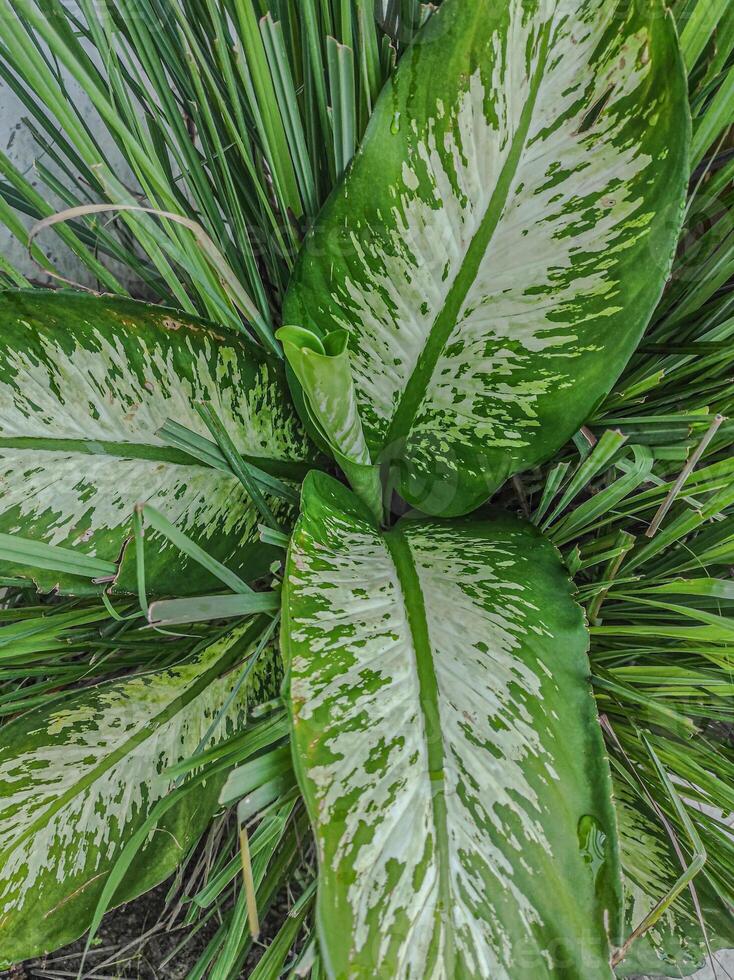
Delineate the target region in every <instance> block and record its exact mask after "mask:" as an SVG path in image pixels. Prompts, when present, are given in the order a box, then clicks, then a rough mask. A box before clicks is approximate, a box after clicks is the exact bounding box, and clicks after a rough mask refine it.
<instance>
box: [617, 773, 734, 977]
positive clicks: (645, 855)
mask: <svg viewBox="0 0 734 980" xmlns="http://www.w3.org/2000/svg"><path fill="white" fill-rule="evenodd" d="M614 795H615V803H616V809H617V821H618V826H619V843H620V855H621V859H622V870H623V874H624V895H625V935H631V933H632V931H633V930H634V929H635V928H636V927H637V926H639V925H640V923H641V922H643V920H644V919H645V917H646V916H647V915H649V913H650V912H652V911H653V909H654V908H655V907H656V906H657V904H658V903H659V902H660V901H661V899H663V898H665V897H666V895H668V893H669V892H670V890H671V888H672V887H673V886H674V885H675V883H676V880H677V879H678V878H679V877H680V875H681V871H682V866H681V863H680V858H679V857H678V856H677V855H676V853H675V850H674V848H673V844H672V842H671V840H670V837H669V836H668V834H667V832H666V830H665V828H664V827H663V826H662V824H661V823H660V821H659V819H658V818H657V817H655V815H654V814H653V813H652V811H650V810H649V809H648V808H647V807H646V806H644V804H641V802H640V800H639V799H637V798H635V797H634V796H633V794H632V793H631V792H630V790H629V788H628V787H627V786H625V785H624V784H622V783H618V782H616V781H615V787H614ZM693 885H694V888H695V890H696V896H697V898H698V901H699V904H700V908H701V912H702V915H703V919H704V922H705V923H706V932H707V935H706V937H704V935H703V931H702V929H701V925H700V921H699V918H698V915H697V913H696V908H695V905H694V902H693V898H692V895H691V892H690V890H689V889H686V891H685V892H683V893H682V894H681V895H680V896H679V898H678V899H677V900H676V901H675V902H674V903H673V905H671V906H670V907H669V908H668V909H667V910H666V911H665V912H664V914H663V915H662V917H661V918H660V919H658V921H657V923H656V924H655V925H654V926H653V928H652V929H650V930H649V931H648V932H646V933H645V934H644V935H643V936H641V937H640V938H639V939H637V940H635V942H634V943H633V944H632V946H631V947H630V951H629V953H628V954H627V956H626V957H625V958H624V960H623V961H622V963H621V964H620V965H619V966H618V967H617V969H616V973H617V975H618V976H621V977H629V976H637V975H638V974H645V975H648V974H650V975H653V976H679V977H684V976H690V974H692V973H695V972H696V970H698V969H699V968H700V967H702V966H703V965H704V963H705V960H706V958H707V954H708V949H707V944H706V940H708V945H709V947H710V948H711V950H712V951H716V950H720V949H727V948H731V947H732V946H734V917H733V916H732V912H731V909H730V908H727V906H726V903H724V902H723V901H722V900H721V899H720V898H719V897H718V896H717V894H716V891H715V890H714V888H713V887H712V885H711V883H710V882H709V881H708V880H707V874H706V869H704V871H703V872H701V874H699V875H697V876H696V878H695V879H694V882H693Z"/></svg>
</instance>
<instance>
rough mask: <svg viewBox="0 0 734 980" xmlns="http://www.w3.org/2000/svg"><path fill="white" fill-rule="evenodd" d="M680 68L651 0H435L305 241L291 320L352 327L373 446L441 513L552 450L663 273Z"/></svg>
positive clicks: (670, 225) (684, 171) (416, 495)
mask: <svg viewBox="0 0 734 980" xmlns="http://www.w3.org/2000/svg"><path fill="white" fill-rule="evenodd" d="M689 141H690V121H689V114H688V108H687V93H686V82H685V72H684V70H683V66H682V60H681V57H680V54H679V51H678V46H677V39H676V36H675V30H674V26H673V23H672V19H671V18H670V17H669V16H667V15H665V14H664V12H663V9H662V5H659V4H658V3H650V4H643V3H638V2H635V3H631V4H628V5H624V10H622V8H620V6H619V5H618V4H616V3H614V2H611V0H586V2H585V3H583V4H581V5H579V4H571V3H566V2H557V3H548V4H535V3H531V2H530V0H527V2H524V0H519V2H516V3H511V4H499V5H497V4H493V3H491V2H489V0H480V2H478V3H474V4H465V3H461V2H459V0H447V2H446V3H444V4H443V5H442V7H441V9H440V11H439V12H438V13H437V14H436V16H435V17H432V18H431V20H430V22H429V23H428V25H427V26H426V27H425V28H424V30H423V31H422V33H421V34H420V35H419V37H418V38H417V39H416V41H415V43H414V45H413V48H412V49H411V51H410V52H408V54H406V56H405V57H404V60H403V62H402V63H401V66H400V67H399V68H398V70H397V72H396V73H395V75H394V77H393V79H392V80H391V82H390V84H389V85H388V88H387V90H386V91H385V92H384V93H383V95H382V96H381V99H380V101H379V103H378V105H377V107H376V109H375V112H374V115H373V117H372V120H371V122H370V126H369V128H368V131H367V135H366V137H365V140H364V143H363V145H362V147H361V149H360V151H359V153H358V154H357V156H356V158H355V162H354V164H353V166H352V168H351V170H350V172H349V173H348V174H347V177H346V179H345V181H344V182H343V184H342V186H341V187H340V189H339V190H337V192H336V193H335V194H334V196H333V197H332V199H331V201H330V202H329V203H328V204H327V206H326V208H325V210H324V212H323V214H322V217H321V218H320V219H319V221H318V222H317V224H316V226H315V228H314V229H313V230H312V232H311V233H310V235H309V237H308V238H307V240H306V243H305V246H304V249H303V251H302V254H301V257H300V260H299V263H298V265H297V267H296V271H295V274H294V279H293V282H292V285H291V288H290V290H289V293H288V296H287V297H286V304H285V320H286V322H289V323H294V324H298V325H300V326H303V327H305V328H307V329H309V330H312V331H314V332H316V333H317V334H319V335H320V336H321V337H324V336H325V335H327V334H329V333H331V332H333V331H336V330H347V331H348V332H349V333H350V350H351V354H352V363H353V372H354V380H355V386H356V393H357V398H358V401H359V406H360V412H361V415H362V421H363V425H364V430H365V434H366V436H367V441H368V444H369V447H370V450H371V452H372V458H373V462H378V461H390V462H392V463H393V464H394V466H395V467H396V469H397V471H398V476H399V486H400V492H401V493H402V495H403V496H404V497H405V499H407V500H408V501H409V502H410V503H411V504H413V505H414V506H417V507H419V508H420V509H422V510H424V511H427V512H429V513H431V514H435V515H445V516H452V515H457V514H463V513H467V512H468V511H470V510H471V509H473V508H475V507H476V506H478V505H479V504H480V503H481V502H482V501H483V500H484V499H486V498H487V497H488V496H489V495H490V494H491V493H492V492H493V491H494V490H495V489H496V488H497V487H498V486H499V485H501V483H503V482H504V480H505V479H507V478H508V476H511V475H512V474H513V473H516V472H518V471H520V470H522V469H526V468H528V467H530V466H532V465H535V464H536V463H539V462H542V461H544V460H545V459H547V458H549V457H550V456H551V455H552V453H553V452H554V451H555V450H556V449H557V448H558V447H559V446H560V445H562V444H563V442H565V441H566V439H567V438H569V437H570V436H571V435H572V434H573V432H574V431H577V429H578V428H579V426H580V425H581V424H582V423H583V421H584V420H585V419H586V418H587V417H588V415H589V414H590V412H591V411H592V409H593V407H594V406H595V405H596V404H597V403H598V402H599V401H600V399H601V398H602V397H603V396H604V395H605V394H606V393H607V392H608V390H609V389H610V387H611V385H612V384H613V382H614V381H615V380H616V378H617V376H618V375H619V374H620V373H621V371H622V368H623V367H624V365H625V363H626V361H627V360H628V358H629V356H630V355H631V353H632V351H633V350H634V347H635V345H636V344H637V342H638V341H639V338H640V336H641V334H642V331H643V329H644V327H645V326H646V324H647V321H648V319H649V316H650V314H651V312H652V310H653V308H654V306H655V303H656V302H657V300H658V298H659V296H660V293H661V291H662V288H663V285H664V283H665V281H666V278H667V276H668V273H669V271H670V264H671V261H672V256H673V250H674V246H675V242H676V239H677V235H678V231H679V229H680V225H681V220H682V214H683V211H682V208H683V202H684V196H685V186H686V181H687V175H688V145H689Z"/></svg>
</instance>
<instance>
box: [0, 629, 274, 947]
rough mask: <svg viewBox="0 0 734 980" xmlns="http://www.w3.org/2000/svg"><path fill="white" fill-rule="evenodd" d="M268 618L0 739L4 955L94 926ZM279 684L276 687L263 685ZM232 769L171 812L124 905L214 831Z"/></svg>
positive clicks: (36, 715)
mask: <svg viewBox="0 0 734 980" xmlns="http://www.w3.org/2000/svg"><path fill="white" fill-rule="evenodd" d="M262 627H263V621H262V620H256V621H252V620H250V621H249V623H245V624H244V625H240V626H238V627H236V628H235V629H234V630H231V631H230V632H229V633H226V634H224V635H223V636H221V637H220V639H218V640H216V641H215V642H212V643H210V644H209V645H208V646H207V647H206V648H205V649H204V650H203V651H202V652H201V653H200V655H199V657H198V658H197V659H195V660H194V661H192V662H191V663H188V664H185V665H183V666H180V667H175V668H172V669H170V670H167V671H163V672H160V673H154V674H147V675H145V674H143V675H139V676H137V677H133V678H126V679H124V680H122V681H113V682H110V683H106V684H102V685H98V686H96V687H93V688H91V689H88V690H86V691H83V692H81V693H79V694H76V695H73V696H72V697H71V698H69V699H67V701H66V702H64V703H63V704H61V705H60V704H59V703H58V702H57V703H56V704H55V705H52V706H50V707H48V706H42V707H40V708H38V709H36V710H34V711H32V712H30V713H28V714H26V715H23V716H22V717H20V718H19V719H17V720H15V721H13V722H11V723H9V724H8V725H7V726H6V727H5V729H4V734H3V745H2V749H1V750H0V787H1V788H2V795H1V799H2V804H0V812H1V815H2V830H1V831H0V921H1V922H2V934H3V942H2V951H0V966H12V965H13V964H15V963H19V962H21V961H23V960H24V959H26V958H28V957H31V956H35V955H39V954H41V953H44V952H48V951H51V950H54V949H58V948H59V947H61V946H63V945H64V944H66V943H68V942H70V941H72V940H74V939H76V938H78V937H79V936H80V935H81V934H82V933H83V932H84V931H85V930H86V929H87V928H88V926H89V924H90V921H91V919H92V914H93V913H94V910H95V907H96V904H97V901H98V899H99V897H100V894H101V893H102V889H103V888H104V886H105V883H106V880H107V877H108V875H109V874H110V873H111V872H112V870H113V868H114V865H115V862H116V859H117V857H119V855H120V853H121V852H122V849H123V848H124V846H125V844H126V843H127V841H128V840H130V838H131V837H132V836H133V835H134V834H135V832H136V831H137V830H138V829H139V828H140V827H142V826H143V825H144V824H145V821H146V819H147V817H148V815H149V814H150V813H151V811H152V810H153V808H154V807H155V806H156V805H157V804H158V803H159V801H161V800H163V799H165V798H167V797H168V796H169V795H170V794H171V793H172V792H174V791H175V783H176V780H175V778H174V777H173V776H170V775H169V774H168V773H167V772H166V770H167V769H168V768H169V767H171V766H173V765H175V764H176V763H179V762H180V761H181V760H183V759H185V758H187V757H188V756H190V755H192V754H193V752H194V751H195V750H196V749H197V747H198V746H199V743H200V740H201V739H202V736H204V734H205V733H206V732H207V730H208V728H209V726H210V723H211V722H212V720H213V718H215V717H216V716H217V714H218V713H219V711H220V709H221V708H222V706H223V705H225V704H226V702H227V699H228V696H229V694H230V692H231V691H232V689H233V687H234V685H235V682H236V675H234V674H232V673H231V668H232V666H234V665H235V663H237V662H238V661H239V660H241V659H242V658H243V657H244V656H246V655H247V654H248V652H251V650H252V648H253V647H254V646H255V645H256V644H257V641H258V639H259V637H260V634H261V632H262ZM261 683H262V682H261V679H260V678H259V677H256V678H253V682H252V683H251V684H250V685H248V686H246V687H244V688H243V689H242V690H241V691H239V692H238V695H237V697H236V698H234V700H233V703H232V704H230V705H229V707H228V710H227V711H226V714H225V716H224V717H223V719H222V721H221V723H220V725H219V726H218V728H217V730H216V731H215V732H214V733H212V735H211V738H210V741H209V743H208V745H207V746H206V747H207V748H209V747H211V746H213V745H215V744H216V743H218V742H219V741H220V740H222V739H224V738H225V737H228V736H230V735H232V734H233V733H234V732H235V731H236V730H237V729H238V728H239V727H240V725H241V724H243V722H244V720H245V716H246V710H247V705H248V703H252V701H253V699H254V698H255V697H256V696H257V695H259V694H262V693H263V692H261V691H259V690H258V684H261ZM271 693H272V691H268V692H265V696H268V695H269V694H271ZM223 780H224V774H222V775H221V776H218V777H213V778H211V779H207V780H206V781H204V782H203V783H202V785H201V786H199V787H198V788H197V791H196V792H195V793H194V794H187V795H185V796H184V797H183V799H182V801H181V802H179V803H176V804H174V805H173V809H172V810H170V811H169V812H168V814H167V815H166V817H165V818H163V819H161V822H160V823H159V825H158V831H157V832H156V833H152V834H150V835H149V836H148V838H147V841H146V842H145V843H144V846H143V848H142V850H141V851H140V852H139V854H138V855H137V856H136V857H135V859H134V862H133V864H132V866H131V868H130V870H129V871H128V873H127V875H126V876H125V879H124V880H123V882H122V884H121V886H120V887H119V889H118V890H117V891H116V892H115V899H114V904H120V903H121V902H124V901H127V900H129V899H131V898H133V897H135V896H136V895H139V894H141V893H142V892H144V891H146V890H147V889H148V888H151V887H153V886H154V885H156V884H158V883H159V882H160V881H162V880H164V879H165V878H166V877H167V876H168V875H169V874H170V873H171V872H172V871H173V870H174V869H175V867H176V866H177V864H178V863H179V862H180V861H181V860H182V859H183V858H184V856H185V855H186V853H187V850H188V848H189V847H190V846H191V845H192V844H193V843H194V842H195V841H196V840H197V838H198V837H199V835H200V834H201V833H202V832H203V831H204V830H205V829H206V827H207V825H208V823H209V821H210V819H211V817H212V815H213V813H214V812H215V810H216V808H217V801H218V796H219V792H220V790H221V787H222V785H223Z"/></svg>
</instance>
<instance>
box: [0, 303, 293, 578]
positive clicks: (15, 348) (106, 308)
mask: <svg viewBox="0 0 734 980" xmlns="http://www.w3.org/2000/svg"><path fill="white" fill-rule="evenodd" d="M0 336H2V347H1V348H0V532H2V533H7V534H17V535H20V536H22V537H25V538H31V539H34V540H36V541H41V542H45V543H47V544H52V545H61V546H64V547H72V548H75V549H77V550H78V551H80V552H83V553H85V554H87V555H90V556H94V557H95V558H99V559H104V560H106V561H108V562H116V561H117V560H118V559H119V558H120V556H121V555H122V556H123V560H122V563H121V567H120V570H119V574H118V578H117V582H116V586H117V588H119V589H120V590H124V591H132V590H133V589H134V588H135V561H134V550H135V547H134V545H130V547H126V543H127V542H128V540H129V538H130V536H131V527H132V517H133V511H134V508H135V505H136V503H139V502H144V503H150V504H152V505H154V506H155V507H156V508H157V509H158V510H159V511H160V512H161V513H162V514H163V515H164V516H165V517H167V518H168V519H169V521H171V522H172V523H173V524H175V525H176V527H177V528H178V529H179V530H180V531H183V532H184V533H185V534H187V535H188V536H189V537H191V538H192V539H193V540H194V541H195V542H196V543H198V544H199V545H201V546H202V547H203V548H204V549H205V550H207V551H208V552H210V554H212V555H213V556H214V557H215V558H217V559H218V560H219V561H221V562H224V563H225V564H227V565H229V566H230V567H231V568H232V569H233V570H234V571H236V572H241V573H242V574H246V575H247V576H248V577H256V576H258V575H260V574H262V573H263V572H265V571H266V570H267V568H268V565H269V563H270V562H271V561H272V557H273V556H272V552H271V551H270V550H269V549H267V548H265V547H263V546H262V545H260V544H259V543H258V540H257V524H258V521H259V520H260V517H259V515H258V512H257V510H256V509H255V506H254V505H253V503H252V501H251V499H250V497H249V496H248V494H247V493H246V491H245V490H244V488H243V487H242V485H241V484H240V483H239V482H238V480H237V479H236V478H235V477H234V476H233V475H232V474H231V473H229V472H227V471H222V470H219V469H214V468H209V467H207V466H205V465H202V464H201V463H200V462H199V461H198V460H195V459H193V458H192V457H191V456H189V455H187V454H186V453H185V452H180V451H178V450H176V449H171V448H168V447H167V446H166V444H165V441H164V440H163V439H162V438H161V437H160V436H159V435H158V431H159V429H160V428H161V427H162V426H163V425H164V424H165V423H166V422H167V421H168V420H169V419H170V420H173V421H174V422H177V423H179V424H180V425H183V426H186V427H187V428H188V429H189V430H192V431H193V432H195V433H197V434H199V435H202V436H207V437H209V438H211V437H210V436H209V431H208V429H207V428H206V426H205V424H204V422H203V421H202V419H201V418H200V416H199V414H198V413H197V411H196V405H195V403H196V402H197V401H206V402H208V403H209V404H210V405H211V406H212V408H213V410H214V411H215V412H216V413H217V414H218V416H219V417H220V419H221V421H222V422H223V424H224V425H225V427H226V429H227V431H228V432H229V434H230V436H231V438H232V439H233V441H234V443H235V445H236V447H237V449H238V450H239V451H240V452H241V453H242V454H243V456H244V457H245V458H247V459H249V460H250V461H252V462H254V463H256V464H257V466H258V467H260V468H261V469H262V470H265V471H267V472H269V473H271V474H273V475H277V476H283V477H291V478H300V477H302V476H303V473H304V472H305V469H306V467H305V466H304V465H303V462H304V461H306V460H308V459H309V458H310V454H311V449H310V447H309V443H308V441H307V439H306V437H305V435H304V433H303V431H302V429H301V426H300V423H299V422H298V419H297V417H296V415H295V412H294V410H293V408H292V406H291V402H290V399H289V397H288V394H287V385H286V383H285V379H284V372H283V370H282V367H281V366H280V365H278V364H276V363H275V362H274V361H273V360H271V359H270V358H269V357H267V356H266V355H265V354H264V353H263V352H262V351H261V349H260V348H258V347H256V346H255V345H254V344H252V343H250V342H249V341H248V340H247V339H246V338H244V337H235V336H233V335H232V334H228V333H227V332H226V331H224V330H221V329H219V328H217V327H213V326H210V325H207V324H205V323H203V322H198V321H196V320H194V319H191V318H190V317H185V316H182V315H180V314H178V313H174V312H172V311H169V310H162V309H160V308H159V307H151V306H146V305H144V304H141V303H133V302H129V301H123V300H111V299H96V298H90V297H88V296H83V295H79V294H73V293H50V292H48V293H44V292H41V291H34V292H13V291H10V292H5V293H0ZM271 507H272V508H273V509H274V510H275V511H276V512H277V513H280V514H283V513H284V505H283V503H282V502H281V501H278V500H272V501H271ZM147 541H148V542H149V545H150V546H149V547H146V549H145V558H146V583H147V585H148V587H149V588H151V590H152V591H158V592H161V591H170V592H176V593H183V594H188V593H190V592H192V591H196V590H206V588H208V587H211V586H212V585H213V583H214V582H215V580H214V579H212V578H210V576H209V575H208V573H206V572H203V571H202V570H201V569H200V567H199V566H198V565H196V564H195V563H194V562H193V561H192V560H190V559H188V558H186V557H185V556H184V555H182V554H181V553H180V552H179V551H177V550H176V549H175V548H174V547H173V545H171V544H170V543H169V542H167V541H166V540H165V539H163V538H162V537H160V536H156V535H155V534H153V533H152V532H149V534H148V536H147ZM0 569H1V570H2V573H3V574H5V575H31V576H32V577H33V578H34V579H35V580H36V582H37V583H38V585H39V587H40V588H42V589H43V590H49V589H53V588H55V587H57V586H61V587H62V588H63V589H65V590H67V591H72V592H79V591H83V590H84V588H85V585H86V586H87V587H88V585H89V583H88V582H87V583H85V582H84V580H83V579H80V578H78V577H75V576H69V575H64V574H59V573H58V572H55V571H42V570H39V569H37V568H34V567H29V566H28V565H24V564H22V563H21V564H17V563H13V562H11V561H3V562H0Z"/></svg>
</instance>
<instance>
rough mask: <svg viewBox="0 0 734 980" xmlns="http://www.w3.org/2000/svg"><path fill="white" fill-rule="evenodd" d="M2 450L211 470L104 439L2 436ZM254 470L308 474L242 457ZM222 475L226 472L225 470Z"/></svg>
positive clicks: (158, 448) (154, 449)
mask: <svg viewBox="0 0 734 980" xmlns="http://www.w3.org/2000/svg"><path fill="white" fill-rule="evenodd" d="M3 449H19V450H26V451H31V452H32V451H36V452H58V453H69V454H70V455H73V454H74V453H78V454H79V455H82V456H112V457H114V458H116V459H130V460H133V459H135V460H138V459H139V460H145V461H148V462H151V463H169V464H171V465H174V466H193V467H197V468H199V469H212V468H213V467H208V466H206V465H205V464H204V463H202V461H201V460H199V459H196V458H195V457H194V456H190V455H189V454H188V453H186V452H184V451H183V450H181V449H175V448H172V447H170V446H163V445H154V444H153V443H146V442H113V441H109V440H104V439H49V438H46V437H45V436H18V437H17V438H13V437H6V436H0V452H1V451H2V450H3ZM242 459H243V460H244V461H245V462H246V463H249V464H250V465H251V466H256V467H258V468H259V469H261V470H263V471H264V472H265V473H268V474H269V475H270V476H275V477H282V478H283V479H293V480H300V479H303V477H304V476H305V474H306V473H307V472H308V469H309V466H308V464H307V463H299V462H295V461H291V460H280V459H271V458H269V457H263V456H243V457H242ZM222 472H227V471H226V470H223V471H222Z"/></svg>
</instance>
